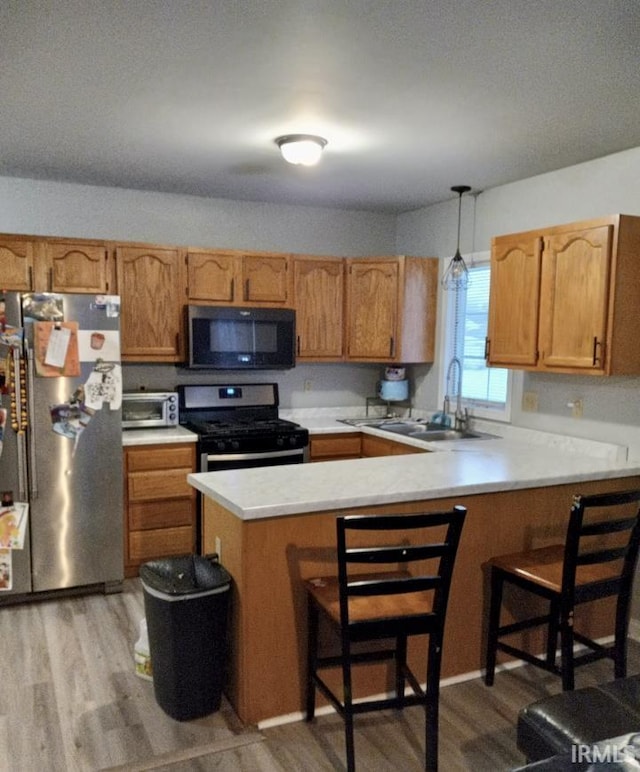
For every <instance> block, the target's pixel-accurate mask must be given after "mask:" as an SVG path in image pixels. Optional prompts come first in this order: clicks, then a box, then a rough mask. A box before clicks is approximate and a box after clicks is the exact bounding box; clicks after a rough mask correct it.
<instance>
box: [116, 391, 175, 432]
mask: <svg viewBox="0 0 640 772" xmlns="http://www.w3.org/2000/svg"><path fill="white" fill-rule="evenodd" d="M177 425H178V394H177V392H175V391H130V392H124V394H123V395H122V428H123V429H153V428H156V427H167V426H177Z"/></svg>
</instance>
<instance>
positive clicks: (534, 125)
mask: <svg viewBox="0 0 640 772" xmlns="http://www.w3.org/2000/svg"><path fill="white" fill-rule="evenodd" d="M639 30H640V2H639V0H209V1H208V2H207V1H206V0H2V3H1V4H0V176H19V177H27V178H36V179H51V180H66V181H74V182H80V183H88V184H96V185H109V186H117V187H125V188H137V189H143V190H157V191H165V192H174V193H183V194H194V195H198V196H212V197H219V198H229V199H238V200H251V201H267V202H278V203H301V204H308V205H317V206H335V207H341V208H351V209H364V210H372V211H379V212H400V211H404V210H409V209H416V208H419V207H422V206H426V205H429V204H432V203H434V202H437V201H442V200H446V199H450V198H453V197H455V194H452V193H451V192H450V188H451V186H452V185H456V184H468V185H470V186H471V187H472V188H473V189H474V190H484V189H486V188H489V187H493V186H496V185H500V184H504V183H507V182H510V181H514V180H519V179H523V178H526V177H530V176H533V175H536V174H540V173H543V172H547V171H551V170H554V169H559V168H562V167H566V166H570V165H572V164H575V163H581V162H584V161H587V160H591V159H593V158H599V157H602V156H605V155H608V154H609V153H613V152H617V151H620V150H624V149H627V148H630V147H636V146H640V45H639V43H640V37H639V34H638V33H639ZM299 132H307V133H314V134H320V135H322V136H324V137H326V138H327V140H328V145H327V148H326V150H325V153H324V158H323V160H322V162H321V165H320V166H318V167H315V168H312V169H311V168H302V167H293V166H290V165H288V164H286V163H285V162H284V161H283V160H282V159H281V158H280V156H279V152H278V149H277V147H276V145H275V144H274V139H275V137H277V136H279V135H281V134H288V133H299Z"/></svg>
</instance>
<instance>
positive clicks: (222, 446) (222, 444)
mask: <svg viewBox="0 0 640 772" xmlns="http://www.w3.org/2000/svg"><path fill="white" fill-rule="evenodd" d="M225 447H226V444H225V441H224V440H218V441H217V442H216V448H217V449H218V450H224V449H225Z"/></svg>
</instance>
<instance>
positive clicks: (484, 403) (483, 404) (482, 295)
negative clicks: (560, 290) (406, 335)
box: [443, 258, 511, 420]
mask: <svg viewBox="0 0 640 772" xmlns="http://www.w3.org/2000/svg"><path fill="white" fill-rule="evenodd" d="M467 265H468V267H469V285H468V287H467V289H466V290H462V291H459V292H458V293H457V295H454V294H453V293H452V294H451V295H449V296H448V298H447V306H448V312H447V334H446V340H447V344H446V345H445V362H444V368H443V370H444V372H443V386H444V393H449V396H454V395H456V394H457V383H449V384H447V383H446V382H445V381H446V371H447V365H448V363H449V361H450V359H451V357H452V356H454V354H455V355H457V356H458V358H459V359H460V362H461V364H462V402H463V404H464V406H466V407H469V408H470V409H471V410H472V412H473V414H475V415H484V416H485V417H491V418H496V419H499V420H505V419H506V420H508V418H509V413H510V406H509V395H510V383H511V373H510V371H509V370H505V369H500V368H495V367H487V366H486V365H485V358H484V352H485V339H486V337H487V322H488V317H489V281H490V276H491V269H490V265H489V262H488V260H487V259H481V260H480V261H478V262H476V261H474V260H473V258H469V260H468V262H467ZM454 340H455V344H454Z"/></svg>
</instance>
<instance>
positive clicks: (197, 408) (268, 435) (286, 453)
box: [178, 383, 309, 472]
mask: <svg viewBox="0 0 640 772" xmlns="http://www.w3.org/2000/svg"><path fill="white" fill-rule="evenodd" d="M178 398H179V414H180V423H181V424H182V425H183V426H185V427H186V428H187V429H191V431H194V432H196V433H197V435H198V458H199V461H198V471H200V472H213V471H216V470H220V469H244V468H247V467H254V466H275V465H279V464H299V463H302V462H303V461H304V460H305V458H306V453H307V448H308V445H309V432H308V431H307V430H306V429H303V428H302V427H301V426H299V425H298V424H295V423H293V422H292V421H285V420H283V419H281V418H279V417H278V404H279V399H278V384H277V383H243V384H237V385H236V384H210V385H204V386H203V385H197V386H191V385H188V386H187V385H185V386H178Z"/></svg>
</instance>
